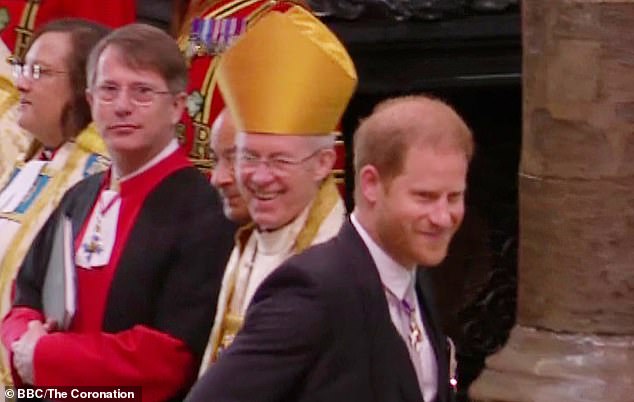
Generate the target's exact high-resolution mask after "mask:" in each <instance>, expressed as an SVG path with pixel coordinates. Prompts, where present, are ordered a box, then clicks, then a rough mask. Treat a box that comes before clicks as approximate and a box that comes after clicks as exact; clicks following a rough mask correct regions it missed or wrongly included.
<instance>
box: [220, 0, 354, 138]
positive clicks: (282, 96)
mask: <svg viewBox="0 0 634 402" xmlns="http://www.w3.org/2000/svg"><path fill="white" fill-rule="evenodd" d="M217 78H218V86H219V87H220V91H221V92H222V95H223V97H224V100H225V103H226V105H227V107H228V108H229V110H230V111H231V114H232V115H233V118H234V121H235V124H236V127H237V128H238V129H239V130H241V131H246V132H250V133H261V134H286V135H326V134H330V133H332V132H333V131H334V130H335V129H336V127H337V124H338V123H339V121H340V119H341V116H342V115H343V112H344V111H345V109H346V106H347V105H348V101H349V100H350V97H351V96H352V94H353V92H354V89H355V87H356V84H357V74H356V71H355V68H354V64H353V63H352V59H351V58H350V56H349V55H348V52H346V49H345V48H344V47H343V45H342V44H341V42H340V41H339V40H338V39H337V37H336V36H335V35H334V34H333V33H332V32H331V31H330V30H329V29H328V28H327V27H326V26H325V25H324V24H323V23H322V22H321V21H319V20H318V19H317V18H316V17H314V16H313V15H312V14H311V13H310V12H308V11H306V10H305V9H304V8H302V7H300V6H293V7H291V8H290V9H289V10H288V11H286V12H277V11H271V12H269V13H268V14H267V15H265V16H264V17H262V18H261V19H260V20H259V21H258V22H256V23H255V24H254V26H253V27H251V28H249V29H248V30H247V32H246V33H245V34H243V35H242V36H241V37H240V38H239V39H238V40H237V41H236V43H235V44H234V45H232V46H231V48H229V50H227V51H226V53H224V54H223V56H222V60H221V61H220V64H219V66H218V74H217Z"/></svg>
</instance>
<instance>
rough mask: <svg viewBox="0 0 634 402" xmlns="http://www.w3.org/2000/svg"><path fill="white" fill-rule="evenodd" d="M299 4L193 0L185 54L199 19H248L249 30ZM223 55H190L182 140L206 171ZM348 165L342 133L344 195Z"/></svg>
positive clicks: (182, 41)
mask: <svg viewBox="0 0 634 402" xmlns="http://www.w3.org/2000/svg"><path fill="white" fill-rule="evenodd" d="M296 5H297V3H294V2H292V1H270V0H212V1H202V2H194V1H192V2H191V4H190V7H189V12H188V15H187V16H186V17H185V19H184V24H183V26H182V28H181V32H180V35H179V39H178V42H179V46H180V48H181V51H182V52H183V53H184V54H186V55H187V54H188V53H189V51H188V50H189V47H190V46H191V43H190V30H191V24H192V21H193V20H194V19H195V18H202V19H212V18H213V19H223V18H232V17H238V18H245V19H246V22H247V29H249V28H250V27H251V26H253V24H255V23H256V22H257V21H258V20H259V19H260V18H261V17H262V16H263V15H265V14H266V13H268V12H270V11H278V12H285V11H287V10H288V9H290V8H291V7H292V6H296ZM221 57H222V56H221V55H215V56H214V55H212V54H194V55H191V56H190V55H188V64H189V68H190V69H189V84H188V85H189V86H188V90H187V93H188V99H187V110H186V112H185V113H184V115H183V118H182V120H181V124H180V126H179V141H180V143H181V145H182V146H183V147H184V149H185V150H186V152H187V153H188V154H189V157H190V159H191V160H192V162H193V163H194V165H196V166H197V167H198V168H200V169H201V170H202V171H203V172H205V173H211V170H212V168H213V166H212V162H211V159H210V155H209V134H210V128H211V125H212V124H213V121H214V119H215V118H216V116H218V114H219V113H220V111H221V110H222V109H223V108H224V106H225V102H224V100H223V99H222V96H221V94H220V91H219V89H218V87H217V80H216V69H217V66H218V62H219V61H220V59H221ZM344 166H345V148H344V143H343V137H342V136H341V135H339V137H338V141H337V162H336V165H335V167H334V176H335V179H336V180H337V184H338V185H339V190H340V191H341V192H342V194H343V191H344V187H343V183H344Z"/></svg>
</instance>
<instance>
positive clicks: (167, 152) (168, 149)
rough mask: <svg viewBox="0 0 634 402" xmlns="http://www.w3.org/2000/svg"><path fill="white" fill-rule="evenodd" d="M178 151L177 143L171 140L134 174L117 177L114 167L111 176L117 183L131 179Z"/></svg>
mask: <svg viewBox="0 0 634 402" xmlns="http://www.w3.org/2000/svg"><path fill="white" fill-rule="evenodd" d="M177 149H178V141H177V140H176V138H173V139H172V140H171V141H170V142H169V144H167V145H166V146H165V148H163V150H162V151H161V152H159V153H158V154H157V155H156V156H155V157H154V158H152V159H150V160H149V161H148V162H147V163H145V164H144V165H143V166H141V167H140V168H138V169H137V170H135V171H134V172H132V173H130V174H127V175H125V176H123V177H119V172H117V171H116V167H114V166H113V168H112V170H113V174H114V177H118V178H119V182H122V181H125V180H128V179H131V178H133V177H135V176H138V175H140V174H141V173H143V172H145V171H146V170H148V169H150V168H151V167H152V166H154V165H156V164H158V163H159V162H160V161H162V160H163V159H165V158H167V157H168V156H170V155H171V154H172V153H174V151H176V150H177Z"/></svg>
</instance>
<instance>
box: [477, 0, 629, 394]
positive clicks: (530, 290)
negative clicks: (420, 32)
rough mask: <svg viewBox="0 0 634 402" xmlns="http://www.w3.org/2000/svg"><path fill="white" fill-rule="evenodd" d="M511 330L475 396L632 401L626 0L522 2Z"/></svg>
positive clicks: (479, 380) (494, 356) (627, 5)
mask: <svg viewBox="0 0 634 402" xmlns="http://www.w3.org/2000/svg"><path fill="white" fill-rule="evenodd" d="M522 8H523V10H522V11H523V22H522V24H523V27H522V28H523V45H524V50H523V52H524V69H523V77H524V78H523V81H524V87H523V88H524V94H523V96H524V110H523V140H522V161H521V165H520V173H519V185H520V246H519V268H518V269H519V272H518V307H517V312H518V316H517V324H516V326H515V328H514V329H513V331H512V332H511V336H510V339H509V341H508V343H507V344H506V346H505V347H504V348H503V349H502V350H500V351H499V352H498V353H496V354H494V355H493V356H491V357H489V358H488V359H487V363H486V368H485V370H484V371H483V373H482V374H481V376H480V377H479V378H478V380H477V381H476V382H475V383H474V384H473V385H472V387H471V389H470V396H471V398H473V400H475V401H496V402H500V401H522V402H524V401H526V402H528V401H531V402H532V401H536V402H541V401H544V402H545V401H548V402H568V401H570V402H572V401H574V402H583V401H588V402H590V401H592V402H595V401H614V402H625V401H630V402H631V401H634V1H632V0H627V1H626V0H524V1H523V4H522Z"/></svg>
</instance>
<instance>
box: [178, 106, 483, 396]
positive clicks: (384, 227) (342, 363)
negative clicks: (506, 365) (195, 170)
mask: <svg viewBox="0 0 634 402" xmlns="http://www.w3.org/2000/svg"><path fill="white" fill-rule="evenodd" d="M354 151H355V161H354V164H355V170H356V187H355V200H356V207H355V210H354V211H353V213H352V215H351V217H350V220H349V221H348V222H346V223H345V224H344V226H343V228H342V229H341V231H340V232H339V234H338V235H337V237H335V238H334V239H332V240H331V241H329V242H326V243H324V244H322V245H319V246H315V247H313V248H311V249H309V250H307V251H306V252H305V253H303V254H300V255H299V256H296V257H293V258H291V259H290V260H288V261H287V262H286V263H284V264H283V265H282V266H281V267H280V268H278V269H277V270H276V271H275V272H274V273H273V274H272V275H271V276H270V277H269V278H268V279H267V280H266V281H265V282H264V283H263V284H262V285H261V287H260V288H259V290H258V291H257V292H256V294H255V296H254V298H253V301H252V304H251V306H250V308H249V310H248V311H247V316H246V321H245V325H244V327H243V329H242V331H241V332H239V333H238V335H237V336H236V338H235V340H234V343H233V345H232V346H231V347H229V348H228V349H227V350H226V351H225V352H224V353H223V354H222V355H221V356H220V358H219V359H218V361H217V363H216V364H215V365H213V366H212V367H211V368H210V369H209V370H208V372H207V373H206V374H205V375H204V376H203V377H202V378H201V379H200V381H199V382H198V383H197V384H196V385H195V386H194V388H193V389H192V391H191V393H190V395H189V396H188V398H187V399H186V400H187V401H188V402H198V401H214V402H225V401H232V402H235V401H253V400H257V401H267V402H272V401H303V402H307V401H328V402H330V401H363V402H367V401H377V402H392V401H412V402H414V401H416V402H420V401H427V402H432V401H437V402H446V401H450V400H452V398H453V393H452V391H451V387H450V384H449V375H448V374H449V373H448V372H449V368H448V356H447V350H446V338H445V336H444V335H443V333H442V331H441V330H440V328H439V325H438V324H439V322H438V319H437V318H436V317H435V315H434V311H433V307H432V301H431V300H430V298H429V294H428V293H427V288H426V287H427V283H426V275H425V272H424V271H423V272H422V273H419V275H417V272H418V271H420V270H425V269H427V268H428V267H432V266H435V265H438V264H439V263H440V262H441V261H442V260H443V259H444V257H445V256H446V254H447V249H448V246H449V243H450V241H451V238H452V237H453V235H454V233H455V232H456V230H457V229H458V227H459V225H460V223H461V221H462V218H463V215H464V193H465V190H466V176H467V168H468V164H469V161H470V159H471V155H472V153H473V139H472V134H471V131H470V130H469V128H468V127H467V126H466V124H465V123H464V122H463V120H462V119H461V118H460V117H459V116H458V115H457V114H456V112H455V111H454V110H453V109H451V107H449V106H448V105H446V104H445V103H443V102H441V101H438V100H434V99H430V98H428V97H423V96H413V97H404V98H397V99H392V100H388V101H386V102H383V103H382V104H380V105H379V106H378V107H377V108H375V111H374V112H373V114H372V115H371V116H370V117H368V118H367V119H366V120H364V121H363V122H362V123H361V125H360V127H359V129H358V130H357V132H356V133H355V149H354ZM421 266H422V267H425V268H419V267H421ZM417 276H418V281H417V280H416V277H417Z"/></svg>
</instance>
